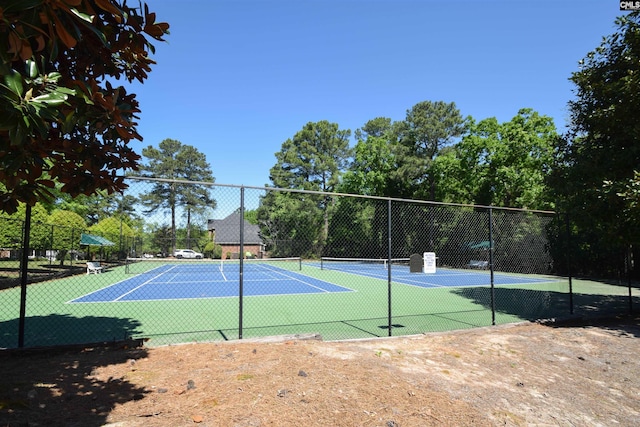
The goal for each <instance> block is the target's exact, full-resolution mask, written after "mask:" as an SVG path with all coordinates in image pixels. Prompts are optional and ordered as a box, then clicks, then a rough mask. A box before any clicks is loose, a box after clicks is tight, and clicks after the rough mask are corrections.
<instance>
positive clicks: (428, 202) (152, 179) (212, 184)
mask: <svg viewBox="0 0 640 427" xmlns="http://www.w3.org/2000/svg"><path fill="white" fill-rule="evenodd" d="M123 178H125V179H132V180H137V181H150V182H166V183H181V184H191V185H205V186H209V187H226V188H246V189H251V190H260V191H279V192H283V193H285V192H286V193H304V194H316V195H322V196H332V197H354V198H360V199H372V200H383V201H391V202H402V203H418V204H422V205H434V206H455V207H465V208H475V209H493V210H502V211H513V212H530V213H539V214H551V215H555V214H556V213H557V212H555V211H547V210H540V209H525V208H510V207H502V206H487V205H473V204H468V203H449V202H435V201H431V200H416V199H403V198H396V197H384V196H368V195H364V194H351V193H338V192H326V191H314V190H299V189H292V188H278V187H258V186H252V185H244V184H219V183H217V182H205V181H189V180H182V179H169V178H156V177H152V176H134V175H127V176H124V177H123Z"/></svg>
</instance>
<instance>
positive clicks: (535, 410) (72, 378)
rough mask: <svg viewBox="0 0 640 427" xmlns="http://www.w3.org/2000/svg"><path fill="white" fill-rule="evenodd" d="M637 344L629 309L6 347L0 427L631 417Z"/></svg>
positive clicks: (635, 403) (634, 418)
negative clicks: (450, 327)
mask: <svg viewBox="0 0 640 427" xmlns="http://www.w3.org/2000/svg"><path fill="white" fill-rule="evenodd" d="M302 338H306V339H302ZM314 338H315V339H314ZM639 355H640V318H638V317H633V318H625V319H614V320H609V321H600V322H598V324H571V325H569V324H564V325H559V324H556V323H552V324H549V325H541V324H533V323H531V324H529V323H528V324H519V325H509V326H500V327H491V328H481V329H473V330H465V331H458V332H451V333H438V334H426V335H420V336H411V337H398V338H386V339H375V340H366V341H348V342H323V341H321V340H320V339H318V337H297V338H296V337H284V338H283V337H280V338H272V339H270V340H261V341H243V342H219V343H205V344H184V345H175V346H167V347H158V348H149V347H142V348H115V349H114V348H111V349H105V348H102V347H95V348H86V349H84V350H82V351H66V352H60V351H56V352H51V351H49V352H29V353H26V354H25V353H20V354H17V353H9V354H4V355H2V356H0V363H1V369H0V374H1V375H2V378H1V379H0V384H2V385H0V426H45V425H46V426H52V425H53V426H57V425H59V426H103V425H108V426H110V427H129V426H194V425H197V426H233V427H257V426H382V427H408V426H472V425H473V426H483V425H485V426H498V425H500V426H637V425H640V359H639Z"/></svg>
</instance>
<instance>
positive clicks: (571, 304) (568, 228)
mask: <svg viewBox="0 0 640 427" xmlns="http://www.w3.org/2000/svg"><path fill="white" fill-rule="evenodd" d="M565 227H566V232H567V251H566V252H567V276H569V314H573V277H572V276H571V261H572V258H571V223H570V220H569V212H567V214H566V215H565Z"/></svg>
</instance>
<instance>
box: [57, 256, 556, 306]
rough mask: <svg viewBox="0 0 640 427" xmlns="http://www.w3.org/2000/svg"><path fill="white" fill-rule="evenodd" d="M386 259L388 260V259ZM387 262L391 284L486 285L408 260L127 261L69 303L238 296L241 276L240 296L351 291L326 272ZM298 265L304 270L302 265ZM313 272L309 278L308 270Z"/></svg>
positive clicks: (472, 274) (370, 271)
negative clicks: (117, 273) (110, 279)
mask: <svg viewBox="0 0 640 427" xmlns="http://www.w3.org/2000/svg"><path fill="white" fill-rule="evenodd" d="M389 262H390V263H389ZM389 265H390V266H391V273H392V277H393V282H394V283H396V284H400V285H407V286H416V287H419V288H440V287H473V286H488V285H490V284H491V276H490V273H489V272H488V271H469V270H454V269H439V270H438V272H437V273H434V274H424V273H410V272H409V267H408V259H406V260H405V259H394V260H384V259H382V260H377V259H347V258H345V259H331V258H326V259H322V260H321V261H320V262H313V261H310V262H304V263H303V262H302V260H301V259H299V258H288V259H272V260H245V261H244V262H243V263H242V265H241V264H240V262H239V261H237V260H236V261H224V260H215V261H213V260H193V261H185V260H139V259H134V260H130V262H129V263H128V264H127V268H126V270H127V273H128V274H130V275H131V277H129V278H127V279H125V280H122V281H119V282H117V283H114V284H112V285H109V286H106V287H104V288H102V289H98V290H96V291H93V292H91V293H88V294H86V295H82V296H80V297H78V298H75V299H73V300H71V301H69V302H70V303H108V302H121V301H153V300H182V299H197V298H226V297H238V296H239V293H240V292H239V286H238V284H239V282H240V276H241V274H242V279H243V280H242V283H243V287H242V292H243V295H244V296H276V295H304V294H318V293H340V292H353V291H354V290H353V289H351V288H349V287H347V286H343V285H340V284H337V283H334V282H332V280H334V281H335V280H336V278H337V277H339V276H335V275H331V274H330V273H329V272H331V271H340V272H345V273H349V274H355V275H358V276H361V277H365V278H371V279H379V280H383V281H385V280H387V279H388V275H389V269H388V266H389ZM303 266H304V268H303ZM305 273H309V274H313V275H315V276H316V277H313V276H311V275H309V274H305ZM543 282H549V279H542V278H535V277H528V276H522V275H510V274H504V273H497V274H494V277H493V283H494V285H530V284H535V283H543Z"/></svg>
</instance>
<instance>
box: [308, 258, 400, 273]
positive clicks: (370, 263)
mask: <svg viewBox="0 0 640 427" xmlns="http://www.w3.org/2000/svg"><path fill="white" fill-rule="evenodd" d="M389 266H391V267H392V268H394V267H407V268H409V258H392V259H390V260H389V259H384V258H336V257H322V258H320V268H321V269H322V270H342V271H358V270H368V269H388V268H389Z"/></svg>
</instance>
